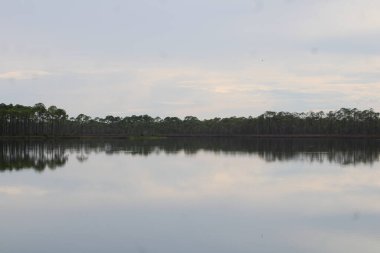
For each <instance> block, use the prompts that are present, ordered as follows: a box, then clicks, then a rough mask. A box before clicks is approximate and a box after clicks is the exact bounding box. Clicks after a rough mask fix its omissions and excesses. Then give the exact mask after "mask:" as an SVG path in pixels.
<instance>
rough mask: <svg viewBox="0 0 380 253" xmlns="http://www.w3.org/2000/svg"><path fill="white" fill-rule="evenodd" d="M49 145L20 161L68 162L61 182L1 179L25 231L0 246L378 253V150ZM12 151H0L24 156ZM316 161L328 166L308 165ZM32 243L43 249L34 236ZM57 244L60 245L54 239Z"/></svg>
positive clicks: (5, 206) (6, 210)
mask: <svg viewBox="0 0 380 253" xmlns="http://www.w3.org/2000/svg"><path fill="white" fill-rule="evenodd" d="M41 145H42V146H41ZM41 145H36V144H35V145H34V146H33V147H39V148H37V150H40V151H41V152H40V153H39V152H37V151H36V148H26V149H24V148H23V149H20V150H29V151H33V152H34V153H35V156H32V157H39V159H40V158H41V157H46V158H53V157H54V155H51V154H54V153H57V152H53V151H52V150H53V149H58V150H61V151H60V152H58V153H59V154H62V155H63V156H64V157H65V156H68V155H70V159H69V160H67V161H66V163H65V164H64V166H65V168H64V169H59V170H56V171H54V172H51V171H45V172H46V173H34V172H33V171H30V170H25V171H23V172H22V173H21V172H17V173H1V174H0V185H1V187H0V200H1V201H0V203H1V205H0V208H1V209H0V210H1V212H2V217H8V216H10V217H13V216H15V217H17V218H18V219H20V222H19V223H17V222H15V220H11V221H9V222H8V220H6V219H5V220H4V221H3V223H2V224H3V226H5V227H11V228H12V227H15V231H16V232H12V231H11V232H9V230H7V231H6V233H5V234H1V229H0V235H1V236H0V238H6V239H8V241H7V242H9V241H10V239H9V236H8V235H14V234H15V233H19V231H20V228H22V229H24V227H25V226H26V227H27V228H28V229H29V231H40V232H39V233H45V234H50V233H51V231H55V232H54V233H56V234H57V235H60V236H59V238H70V239H71V240H73V241H75V240H77V239H78V237H77V236H81V238H82V237H83V238H84V239H86V238H87V237H88V238H87V239H88V241H86V242H91V243H94V240H93V237H94V236H96V238H102V241H101V243H102V245H104V247H107V248H109V249H115V250H113V251H115V252H117V251H118V250H119V249H122V250H125V251H126V252H136V251H139V252H144V251H145V252H148V251H149V252H153V251H155V252H180V251H181V249H184V246H183V245H189V244H191V248H192V249H194V248H195V249H197V252H227V251H223V250H225V249H228V252H247V250H246V249H252V244H254V245H255V246H254V248H255V249H256V250H257V251H260V252H285V253H288V252H292V253H295V252H296V253H298V252H299V253H301V252H313V251H314V252H357V250H358V249H359V248H361V249H364V252H370V253H372V252H377V251H375V250H374V249H378V248H379V243H378V240H377V239H376V238H375V236H374V234H376V233H377V232H378V231H379V229H378V228H379V227H380V224H378V223H379V222H378V221H379V219H378V213H380V203H379V201H378V196H379V193H380V170H379V169H377V168H378V167H377V163H376V161H377V160H376V159H375V158H376V157H377V154H378V148H377V144H376V143H374V142H367V141H361V140H358V141H351V142H350V141H348V142H347V141H331V140H330V141H322V140H311V141H307V140H303V141H300V140H299V141H295V140H292V141H287V142H285V141H283V140H266V141H264V140H261V141H259V140H255V141H247V140H237V139H234V140H225V139H219V140H208V141H203V140H196V139H192V140H187V141H185V140H181V139H176V140H171V141H169V140H160V141H104V142H99V141H79V142H78V141H72V142H70V141H68V142H59V143H55V144H51V147H50V146H49V145H48V144H46V143H45V144H41ZM10 146H11V147H12V148H10V149H5V148H4V146H3V149H2V150H19V149H18V148H17V147H15V146H12V145H10ZM0 147H1V145H0ZM21 147H22V145H21ZM363 147H365V149H363ZM62 151H63V152H62ZM47 153H49V154H50V155H48V156H45V154H47ZM0 154H2V153H1V152H0ZM15 154H17V155H16V156H12V159H10V160H9V159H8V161H13V162H14V161H16V160H17V159H16V158H20V157H21V158H22V157H26V156H25V155H24V153H23V151H22V152H21V151H20V152H16V153H15ZM36 154H41V155H36ZM42 154H43V155H42ZM188 154H191V155H188ZM316 154H318V157H322V162H320V160H313V159H310V157H311V155H316ZM336 154H339V155H338V156H337V157H348V156H352V154H355V156H356V157H358V158H357V159H358V161H360V162H356V163H348V164H343V163H340V162H339V161H342V160H341V159H340V158H334V155H336ZM358 154H360V155H358ZM77 156H78V157H81V156H83V157H88V159H87V160H86V161H85V162H83V161H81V160H77V159H75V158H76V157H77ZM2 157H4V156H2ZM28 157H30V156H28ZM329 157H330V158H331V160H329ZM263 158H265V159H263ZM53 160H54V159H53ZM343 160H344V159H343ZM268 161H269V162H268ZM315 161H317V162H315ZM46 162H47V161H46ZM20 210H21V211H20ZM20 212H21V213H22V215H20V214H19V213H20ZM26 212H27V214H28V215H27V217H26V216H25V213H26ZM36 217H37V218H36ZM25 224H26V225H25ZM28 226H29V227H28ZM56 228H59V229H58V230H57V229H56ZM73 231H76V232H75V233H74V235H73ZM45 234H44V235H45ZM377 234H378V233H377ZM86 236H87V237H86ZM29 237H30V238H31V239H33V240H34V241H35V240H36V235H35V234H31V235H29ZM29 237H28V238H29ZM74 237H75V238H74ZM45 238H46V236H44V239H45ZM57 238H58V237H57ZM115 238H116V239H115ZM168 238H170V243H169V244H168V243H167V241H168ZM310 238H312V240H311V239H310ZM37 239H38V238H37ZM57 240H58V239H57ZM347 240H349V242H346V241H347ZM171 242H173V243H171ZM205 242H209V243H210V245H211V244H212V247H210V248H207V247H205V246H204V245H206V244H205ZM49 243H50V244H51V245H53V244H54V245H57V241H55V239H54V238H51V237H49V242H47V244H49ZM81 243H84V242H83V241H82V240H81ZM186 243H187V244H186ZM8 244H9V243H8ZM126 244H128V245H130V248H128V247H127V246H126ZM23 245H27V244H25V242H24V244H23ZM236 245H238V246H236ZM358 245H364V246H362V247H360V246H358ZM45 246H46V244H45ZM113 247H114V248H113ZM115 247H116V248H115ZM117 247H120V248H117ZM169 247H170V250H168V249H169ZM185 248H186V247H185ZM206 248H207V250H204V251H202V249H206ZM59 252H60V251H59ZM182 252H186V253H187V252H189V253H190V251H188V250H184V251H182ZM191 252H193V251H191Z"/></svg>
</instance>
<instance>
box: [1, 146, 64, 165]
mask: <svg viewBox="0 0 380 253" xmlns="http://www.w3.org/2000/svg"><path fill="white" fill-rule="evenodd" d="M67 159H68V157H67V155H65V148H64V146H62V145H59V144H56V143H52V142H26V141H2V142H0V171H6V170H21V169H28V168H33V169H34V170H36V171H43V170H45V169H46V168H49V169H55V168H57V167H61V166H63V165H65V163H66V161H67Z"/></svg>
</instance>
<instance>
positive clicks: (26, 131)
mask: <svg viewBox="0 0 380 253" xmlns="http://www.w3.org/2000/svg"><path fill="white" fill-rule="evenodd" d="M379 134H380V117H379V113H377V112H374V111H373V110H372V109H369V110H363V111H360V110H358V109H356V108H354V109H347V108H342V109H340V110H337V111H330V112H328V113H324V112H308V113H289V112H271V111H268V112H265V113H264V114H262V115H260V116H258V117H255V118H253V117H248V118H245V117H230V118H214V119H205V120H199V119H198V118H196V117H194V116H187V117H185V118H184V119H183V120H182V119H179V118H177V117H166V118H164V119H161V118H159V117H156V118H152V117H150V116H148V115H139V116H136V115H132V116H127V117H124V118H121V117H115V116H112V115H108V116H106V117H105V118H99V117H96V118H94V119H92V118H91V117H90V116H87V115H84V114H79V115H78V116H77V117H76V118H68V115H67V114H66V111H65V110H63V109H60V108H57V107H56V106H50V107H48V108H46V106H45V105H44V104H42V103H38V104H36V105H34V106H23V105H12V104H10V105H6V104H0V136H132V135H133V136H147V135H158V136H159V135H171V136H193V135H218V136H229V135H348V136H350V135H379Z"/></svg>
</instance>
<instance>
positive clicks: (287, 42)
mask: <svg viewBox="0 0 380 253" xmlns="http://www.w3.org/2000/svg"><path fill="white" fill-rule="evenodd" d="M0 6H1V8H0V32H1V36H0V57H1V60H0V96H1V97H0V102H2V103H13V104H16V103H19V104H24V105H33V104H35V103H37V102H43V103H45V104H46V105H51V104H54V105H57V106H59V107H63V108H65V109H66V110H67V112H68V113H69V114H70V115H72V116H75V115H76V114H78V113H85V114H88V115H91V116H105V115H107V114H116V115H132V114H150V115H152V116H161V117H162V116H169V115H170V116H179V117H183V116H186V115H194V116H198V117H200V118H209V117H216V116H218V117H220V116H232V115H236V116H249V115H253V116H256V115H258V114H261V113H262V112H264V111H266V110H275V111H280V110H281V111H309V110H335V109H338V108H340V107H357V108H359V109H364V108H371V107H372V108H374V109H375V110H380V99H379V94H380V1H378V0H191V1H190V0H138V1H136V0H134V1H132V0H124V1H122V0H65V1H58V0H0Z"/></svg>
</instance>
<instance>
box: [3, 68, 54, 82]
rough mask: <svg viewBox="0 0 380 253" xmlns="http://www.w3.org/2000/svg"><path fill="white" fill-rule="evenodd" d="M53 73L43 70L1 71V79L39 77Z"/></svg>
mask: <svg viewBox="0 0 380 253" xmlns="http://www.w3.org/2000/svg"><path fill="white" fill-rule="evenodd" d="M48 75H51V73H49V72H47V71H43V70H17V71H10V72H4V73H0V79H8V80H29V79H38V78H41V77H44V76H48Z"/></svg>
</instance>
